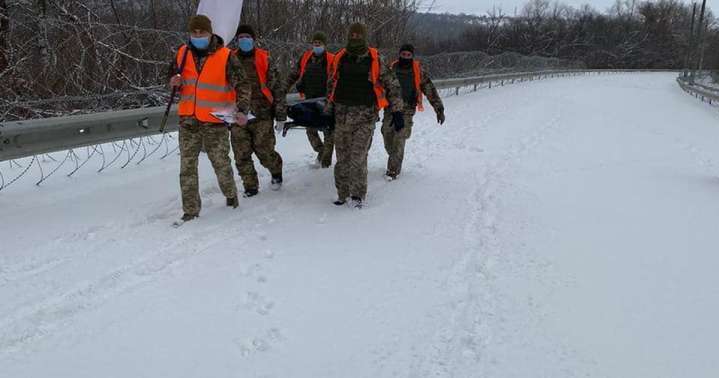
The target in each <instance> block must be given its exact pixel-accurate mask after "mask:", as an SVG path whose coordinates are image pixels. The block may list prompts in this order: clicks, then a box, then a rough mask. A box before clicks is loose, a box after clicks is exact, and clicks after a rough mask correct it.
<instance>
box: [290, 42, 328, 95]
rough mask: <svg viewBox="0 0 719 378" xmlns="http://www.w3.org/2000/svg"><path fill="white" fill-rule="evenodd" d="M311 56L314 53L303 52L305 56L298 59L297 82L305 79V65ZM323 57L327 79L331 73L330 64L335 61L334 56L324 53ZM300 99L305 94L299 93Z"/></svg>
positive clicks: (309, 51) (310, 51)
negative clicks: (298, 75)
mask: <svg viewBox="0 0 719 378" xmlns="http://www.w3.org/2000/svg"><path fill="white" fill-rule="evenodd" d="M312 55H314V51H312V50H308V51H305V54H304V55H302V59H300V77H299V79H297V81H301V80H302V78H304V77H305V71H306V70H307V63H308V62H309V61H310V59H311V58H312ZM325 55H326V56H327V76H328V77H329V76H330V74H331V73H332V63H333V62H334V60H335V54H332V53H329V52H326V53H325ZM300 98H301V99H303V100H304V98H305V94H304V93H302V92H300Z"/></svg>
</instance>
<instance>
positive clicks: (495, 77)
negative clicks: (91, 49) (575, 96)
mask: <svg viewBox="0 0 719 378" xmlns="http://www.w3.org/2000/svg"><path fill="white" fill-rule="evenodd" d="M657 71H663V72H667V71H668V70H547V71H534V72H516V73H506V74H491V75H483V76H474V77H467V78H455V79H445V80H436V81H435V85H436V86H437V88H438V89H444V90H446V89H454V91H455V93H456V94H459V92H460V89H461V88H465V87H473V90H477V89H479V88H481V87H484V86H487V87H489V88H491V87H492V86H493V85H495V86H496V85H505V84H509V83H514V82H522V81H532V80H539V79H543V78H550V77H562V76H572V75H582V74H590V73H616V72H657ZM298 100H299V98H298V96H297V95H289V96H288V103H292V102H295V101H298ZM163 112H164V107H152V108H142V109H133V110H121V111H113V112H104V113H94V114H85V115H77V116H67V117H57V118H45V119H36V120H26V121H13V122H5V123H0V161H6V160H13V159H19V158H23V157H31V156H37V155H42V154H48V153H52V152H58V151H66V150H72V149H77V148H81V147H88V148H89V146H95V145H101V144H104V143H112V142H118V141H126V140H130V142H131V143H130V144H131V147H130V148H134V147H132V139H133V138H142V137H151V136H153V135H157V134H160V132H159V130H158V129H159V127H158V126H159V124H160V120H161V118H162V115H163ZM178 121H179V119H178V117H177V113H176V109H173V112H172V115H171V117H170V119H169V120H168V127H167V129H166V132H172V131H176V130H177V127H178ZM163 139H164V136H163ZM143 147H144V146H143ZM136 148H137V149H139V148H140V146H139V145H137V146H136Z"/></svg>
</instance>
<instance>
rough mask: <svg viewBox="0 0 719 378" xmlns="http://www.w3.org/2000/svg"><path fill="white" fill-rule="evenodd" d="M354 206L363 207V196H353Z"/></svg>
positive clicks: (356, 207)
mask: <svg viewBox="0 0 719 378" xmlns="http://www.w3.org/2000/svg"><path fill="white" fill-rule="evenodd" d="M352 207H354V208H355V209H361V208H362V198H360V197H354V196H353V197H352Z"/></svg>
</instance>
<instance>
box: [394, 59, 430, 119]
mask: <svg viewBox="0 0 719 378" xmlns="http://www.w3.org/2000/svg"><path fill="white" fill-rule="evenodd" d="M398 63H399V60H395V61H394V62H392V68H395V67H396V66H397V64H398ZM412 74H413V79H414V90H415V92H417V110H418V111H420V112H423V111H424V104H423V103H422V102H423V101H424V96H423V95H422V64H421V63H420V62H419V60H417V59H414V61H413V62H412Z"/></svg>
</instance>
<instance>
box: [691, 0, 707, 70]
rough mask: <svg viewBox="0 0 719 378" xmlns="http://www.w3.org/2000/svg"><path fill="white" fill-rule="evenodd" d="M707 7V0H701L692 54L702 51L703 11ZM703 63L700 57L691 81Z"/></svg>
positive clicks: (696, 54) (697, 54)
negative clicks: (695, 41)
mask: <svg viewBox="0 0 719 378" xmlns="http://www.w3.org/2000/svg"><path fill="white" fill-rule="evenodd" d="M706 7H707V0H703V1H702V10H701V14H700V15H699V25H697V43H696V44H695V46H696V47H695V51H694V54H695V55H694V56H700V51H703V50H704V48H703V46H704V12H705V11H706ZM703 64H704V62H703V61H702V59H701V57H700V59H699V61H698V62H697V64H696V65H695V66H694V73H693V74H692V81H694V77H696V75H697V71H701V66H702V65H703Z"/></svg>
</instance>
